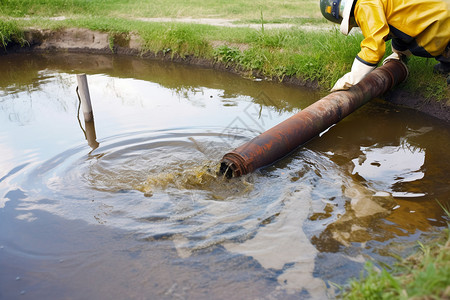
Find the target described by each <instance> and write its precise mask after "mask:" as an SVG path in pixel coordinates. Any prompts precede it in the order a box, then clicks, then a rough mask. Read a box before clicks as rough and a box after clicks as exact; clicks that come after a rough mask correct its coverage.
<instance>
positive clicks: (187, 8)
mask: <svg viewBox="0 0 450 300" xmlns="http://www.w3.org/2000/svg"><path fill="white" fill-rule="evenodd" d="M274 8H276V9H274ZM261 9H262V11H263V12H264V16H265V18H266V19H267V21H269V20H270V19H272V18H286V17H287V18H291V17H295V18H298V17H307V18H316V19H321V14H320V12H319V10H318V4H317V1H316V0H300V1H299V0H282V1H280V0H265V1H263V0H256V1H244V0H228V1H219V0H207V1H204V0H190V1H179V0H147V1H145V0H144V1H142V0H95V1H93V0H0V14H2V15H7V16H12V17H25V16H28V17H33V16H46V17H55V16H61V15H64V16H67V17H73V16H86V15H92V16H106V17H121V18H130V17H133V18H156V17H166V18H182V17H192V18H227V19H233V20H240V21H242V20H245V19H254V18H259V11H260V10H261ZM255 13H256V14H255Z"/></svg>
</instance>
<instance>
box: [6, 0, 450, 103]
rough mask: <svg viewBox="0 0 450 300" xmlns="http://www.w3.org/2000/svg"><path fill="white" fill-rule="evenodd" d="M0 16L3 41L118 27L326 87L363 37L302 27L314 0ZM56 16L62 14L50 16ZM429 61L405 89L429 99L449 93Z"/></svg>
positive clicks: (60, 7) (36, 10)
mask: <svg viewBox="0 0 450 300" xmlns="http://www.w3.org/2000/svg"><path fill="white" fill-rule="evenodd" d="M274 7H276V9H273V8H274ZM1 15H2V16H4V18H2V19H3V20H4V21H1V23H0V37H1V43H2V46H3V47H6V45H7V44H8V43H10V42H16V43H17V42H20V43H22V44H23V41H24V40H23V31H22V30H23V29H25V28H29V27H38V28H43V29H59V28H64V27H80V28H88V29H91V30H99V31H103V32H109V33H110V34H111V36H112V38H110V48H111V50H112V49H113V47H114V36H115V35H116V34H121V35H129V34H130V33H135V34H137V35H139V36H140V37H141V39H142V43H143V45H144V50H148V51H153V52H161V53H165V54H170V55H171V56H172V57H175V56H181V57H185V56H197V57H203V58H207V59H212V60H216V61H219V62H222V63H225V64H230V65H231V64H232V65H234V66H237V67H239V68H241V69H242V70H247V71H248V74H249V76H251V74H252V73H253V72H255V71H256V72H257V73H258V74H259V75H261V76H265V77H268V78H279V79H283V78H284V77H285V76H293V77H298V78H302V79H305V80H310V81H316V82H318V83H319V85H320V86H321V87H322V88H324V89H329V88H330V87H331V86H332V85H333V83H334V82H335V81H336V80H337V79H338V78H340V77H341V76H342V75H343V74H345V73H346V72H348V71H349V70H350V67H351V64H352V62H353V59H354V57H355V55H356V53H358V51H359V44H360V42H361V40H362V35H361V34H355V35H351V36H347V37H346V36H343V35H342V34H340V33H339V32H338V30H331V31H330V30H312V31H311V30H310V31H305V30H303V29H302V25H305V24H308V25H309V26H318V25H319V26H320V25H321V24H326V23H327V21H326V20H325V19H324V18H323V17H322V16H321V14H320V11H319V9H318V7H317V2H316V1H315V0H284V1H280V0H278V1H277V0H270V1H250V2H249V1H243V0H230V1H226V2H223V1H218V0H208V1H207V3H205V1H198V0H195V1H188V2H183V1H175V0H166V1H162V0H152V1H150V0H148V1H138V0H96V1H91V0H0V16H1ZM57 16H65V19H64V20H58V19H50V17H57ZM150 17H170V18H173V17H202V18H205V17H213V18H227V19H231V20H234V24H244V23H245V24H252V23H253V24H258V25H261V26H259V28H258V29H251V28H248V27H218V26H211V25H201V24H187V23H175V22H172V23H164V22H159V23H156V22H147V21H145V20H140V19H139V18H150ZM17 18H21V19H20V24H21V28H22V30H20V29H19V27H18V25H17V24H18V23H16V22H17V21H14V20H17ZM8 20H9V21H8ZM281 22H287V23H289V24H292V25H294V26H293V27H292V28H284V29H268V27H267V26H264V24H270V23H272V24H276V23H281ZM327 24H328V25H329V22H328V23H327ZM387 49H390V47H389V46H387ZM387 54H389V53H387ZM434 63H435V61H434V60H432V59H423V58H413V59H411V61H410V64H409V67H410V72H411V74H410V77H409V79H408V81H407V82H406V83H405V84H403V88H404V89H406V90H409V91H411V92H413V93H418V94H420V95H422V96H425V97H426V98H429V99H435V100H442V99H447V98H448V93H449V92H448V89H447V86H446V81H445V78H443V77H442V76H438V75H435V74H433V73H432V65H433V64H434Z"/></svg>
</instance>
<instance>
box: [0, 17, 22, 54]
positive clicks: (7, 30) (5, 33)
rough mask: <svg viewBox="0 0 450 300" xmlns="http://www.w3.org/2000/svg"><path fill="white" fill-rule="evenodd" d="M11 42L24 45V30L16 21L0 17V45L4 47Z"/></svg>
mask: <svg viewBox="0 0 450 300" xmlns="http://www.w3.org/2000/svg"><path fill="white" fill-rule="evenodd" d="M11 42H13V43H18V44H21V45H22V46H23V45H25V43H26V41H25V38H24V32H23V30H22V28H20V26H19V24H18V23H17V21H14V20H9V21H8V20H1V19H0V46H1V47H3V48H4V49H6V46H7V45H8V44H9V43H11Z"/></svg>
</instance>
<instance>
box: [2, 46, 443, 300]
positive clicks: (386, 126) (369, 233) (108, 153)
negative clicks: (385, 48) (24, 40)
mask: <svg viewBox="0 0 450 300" xmlns="http://www.w3.org/2000/svg"><path fill="white" fill-rule="evenodd" d="M0 63H1V64H2V66H5V67H4V72H2V73H1V74H0V125H1V126H0V128H1V129H0V144H1V147H0V157H1V158H0V170H1V171H0V214H1V215H2V217H1V218H0V226H1V228H2V230H1V232H0V270H1V271H0V297H7V298H16V297H19V296H20V297H24V298H27V297H28V298H39V297H44V298H47V299H59V298H63V297H75V298H99V299H103V298H104V299H108V298H111V296H113V297H119V298H141V297H143V296H145V295H154V296H155V297H157V298H163V299H164V298H170V299H172V298H177V297H178V298H203V299H206V298H220V299H222V298H233V299H248V298H286V299H289V298H292V299H298V298H308V297H311V298H313V299H323V298H326V297H333V293H334V291H333V289H332V288H331V287H330V285H329V281H332V282H337V283H344V282H345V281H346V280H348V278H349V277H351V276H357V275H358V274H359V272H360V270H361V269H362V266H363V264H364V261H366V260H367V259H372V260H375V261H377V262H379V263H390V262H392V260H393V259H392V256H393V255H405V254H407V253H408V251H410V250H411V249H412V248H413V247H414V246H415V243H416V241H417V240H423V239H425V238H426V236H427V234H429V233H432V232H434V231H435V230H439V228H441V227H444V226H445V224H446V221H448V220H446V219H445V216H444V213H443V211H442V209H441V208H440V207H439V205H438V203H437V201H440V202H441V203H443V204H446V203H447V204H448V199H449V196H450V189H449V187H448V179H446V174H448V172H449V170H450V165H449V160H448V157H449V154H448V153H447V151H446V150H447V149H449V146H450V145H449V141H450V130H449V127H448V124H445V123H443V122H441V121H438V120H435V119H432V118H429V117H426V116H424V115H422V114H420V113H417V112H413V111H410V110H406V109H401V108H398V107H392V106H390V105H389V104H387V103H385V102H382V101H380V100H378V101H377V100H375V101H372V102H370V103H369V104H367V105H365V106H364V107H363V108H361V109H360V110H358V111H357V112H355V113H353V114H352V115H351V116H349V117H347V118H346V119H344V120H343V121H342V122H340V123H339V124H337V125H335V126H333V127H331V128H330V129H329V130H328V131H327V132H325V133H323V134H322V135H321V136H320V137H318V138H316V139H314V140H312V141H311V142H310V143H308V144H307V145H305V146H304V147H301V148H299V149H297V150H296V151H294V153H292V154H291V155H290V156H288V157H286V158H284V159H283V160H281V161H278V162H276V163H275V164H274V165H271V166H268V167H267V168H264V169H262V170H259V171H257V172H255V173H253V174H250V175H247V176H244V177H242V178H233V179H231V180H226V179H224V178H222V177H221V176H218V175H217V168H218V162H219V160H220V158H221V157H222V155H223V154H225V153H226V152H227V151H229V150H231V149H233V148H234V147H237V146H239V145H241V144H243V143H244V142H246V141H248V140H250V139H251V138H253V137H254V136H256V135H257V134H258V133H260V132H262V131H264V130H267V129H269V128H271V127H272V126H274V125H275V124H277V123H279V122H281V121H283V120H284V119H286V118H287V117H289V116H290V115H292V114H293V113H295V112H296V111H298V110H299V109H302V108H304V107H306V106H307V105H309V104H310V103H312V102H314V101H315V100H317V99H318V98H319V95H318V94H317V93H314V92H311V91H303V90H299V89H297V88H293V87H288V86H282V85H277V84H274V83H268V82H255V81H251V80H244V79H241V78H239V77H237V76H233V75H230V74H227V73H221V72H217V71H214V70H205V69H202V68H192V67H188V66H182V65H176V64H170V63H160V62H152V61H146V60H143V59H139V58H127V57H118V56H97V55H74V54H61V55H52V56H46V55H10V56H4V57H0ZM79 72H80V73H88V74H90V75H89V76H88V82H89V86H90V90H91V98H92V102H93V109H94V115H95V127H94V124H85V126H84V128H83V130H84V132H83V131H82V130H80V125H79V123H78V120H77V111H78V99H77V97H76V94H75V87H76V80H75V78H74V77H75V75H74V74H76V73H79ZM80 124H81V122H80ZM88 125H92V126H88ZM86 140H87V141H86ZM19 237H20V238H19ZM92 283H95V285H94V286H93V285H92ZM21 294H23V295H21Z"/></svg>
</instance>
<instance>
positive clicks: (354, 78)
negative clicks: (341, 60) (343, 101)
mask: <svg viewBox="0 0 450 300" xmlns="http://www.w3.org/2000/svg"><path fill="white" fill-rule="evenodd" d="M373 69H375V66H368V65H366V64H364V63H362V62H360V61H359V60H358V59H357V58H355V60H354V61H353V65H352V69H351V71H350V72H349V73H347V74H345V75H344V76H342V77H341V78H340V79H339V80H338V81H337V82H336V83H335V84H334V86H333V88H332V89H331V92H335V91H342V90H348V89H349V88H350V87H351V86H353V85H355V84H357V83H358V82H360V81H361V79H363V78H364V77H365V76H366V75H367V74H369V73H370V72H372V70H373Z"/></svg>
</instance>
